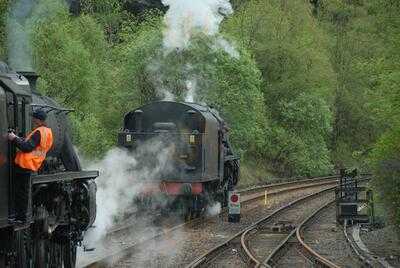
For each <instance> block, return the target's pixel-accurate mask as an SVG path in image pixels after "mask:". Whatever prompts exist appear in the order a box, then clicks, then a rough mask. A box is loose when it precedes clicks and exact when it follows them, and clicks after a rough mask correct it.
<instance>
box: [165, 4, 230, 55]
mask: <svg viewBox="0 0 400 268" xmlns="http://www.w3.org/2000/svg"><path fill="white" fill-rule="evenodd" d="M162 3H163V4H164V6H168V7H169V9H168V11H167V13H166V15H165V18H164V19H165V24H166V29H165V31H164V47H165V48H166V49H167V50H169V51H171V50H173V49H185V48H187V47H188V45H189V42H190V39H191V37H192V36H193V35H194V34H195V33H199V32H200V33H203V34H206V35H208V36H214V35H216V34H217V33H218V31H219V25H220V24H221V22H222V20H223V18H224V16H227V15H230V14H232V13H233V9H232V6H231V4H230V3H229V0H201V1H199V0H162Z"/></svg>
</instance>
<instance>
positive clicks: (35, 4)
mask: <svg viewBox="0 0 400 268" xmlns="http://www.w3.org/2000/svg"><path fill="white" fill-rule="evenodd" d="M65 10H66V5H65V3H64V1H62V0H17V1H13V3H12V4H11V7H10V11H9V14H8V17H7V26H6V30H7V48H8V63H9V65H10V66H11V67H12V68H13V69H15V70H23V71H33V69H34V66H33V65H34V63H33V47H32V40H31V37H32V34H33V32H34V29H35V27H36V25H37V24H38V23H39V22H40V21H41V20H44V19H46V18H48V17H49V16H52V15H54V14H57V12H60V11H61V12H63V11H65Z"/></svg>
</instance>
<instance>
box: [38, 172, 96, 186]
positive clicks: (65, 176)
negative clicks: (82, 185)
mask: <svg viewBox="0 0 400 268" xmlns="http://www.w3.org/2000/svg"><path fill="white" fill-rule="evenodd" d="M98 176H99V172H98V171H71V172H62V173H54V174H46V175H33V176H32V183H33V184H41V183H48V182H56V181H64V182H65V181H72V180H76V179H95V178H96V177H98Z"/></svg>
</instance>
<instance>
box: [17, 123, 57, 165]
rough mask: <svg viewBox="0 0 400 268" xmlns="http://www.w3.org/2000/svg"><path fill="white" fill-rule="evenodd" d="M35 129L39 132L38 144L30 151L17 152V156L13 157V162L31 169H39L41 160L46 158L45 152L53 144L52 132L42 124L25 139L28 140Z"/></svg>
mask: <svg viewBox="0 0 400 268" xmlns="http://www.w3.org/2000/svg"><path fill="white" fill-rule="evenodd" d="M35 131H39V132H40V144H39V145H37V146H36V148H35V149H33V151H32V152H29V153H24V152H21V151H19V152H17V156H16V157H15V164H17V165H18V166H20V167H22V168H24V169H29V170H32V171H38V170H39V168H40V167H41V166H42V163H43V161H44V160H45V159H46V154H47V152H48V151H49V150H50V149H51V146H53V132H52V131H51V129H50V128H48V127H44V126H41V127H38V128H36V129H34V130H33V131H32V132H31V133H29V134H28V136H27V137H26V139H25V140H26V141H27V140H29V139H30V138H31V136H32V135H33V133H35Z"/></svg>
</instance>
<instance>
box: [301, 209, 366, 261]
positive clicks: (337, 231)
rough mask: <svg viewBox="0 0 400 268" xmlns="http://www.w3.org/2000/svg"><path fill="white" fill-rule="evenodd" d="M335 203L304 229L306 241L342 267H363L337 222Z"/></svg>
mask: <svg viewBox="0 0 400 268" xmlns="http://www.w3.org/2000/svg"><path fill="white" fill-rule="evenodd" d="M335 209H336V208H335V204H333V205H331V206H329V208H328V209H324V210H323V211H322V212H320V213H319V214H318V215H317V216H316V217H315V218H314V219H313V220H312V222H310V223H308V225H307V227H306V228H305V229H304V230H303V234H304V237H303V239H304V242H306V243H307V244H308V245H309V246H310V247H311V248H312V249H314V250H315V251H316V252H317V253H318V254H320V255H321V256H323V257H325V258H327V259H328V260H330V261H332V262H333V263H335V264H337V265H339V266H340V267H362V265H361V263H360V262H359V261H358V257H357V255H355V254H354V253H353V251H352V249H351V247H350V245H349V244H348V243H347V240H346V237H345V235H344V233H343V228H342V226H338V225H337V224H336V211H335Z"/></svg>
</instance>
